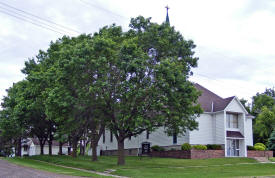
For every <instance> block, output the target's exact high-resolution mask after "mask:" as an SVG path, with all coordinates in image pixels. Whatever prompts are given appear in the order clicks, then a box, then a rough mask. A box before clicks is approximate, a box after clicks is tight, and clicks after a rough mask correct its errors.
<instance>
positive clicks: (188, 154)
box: [152, 149, 224, 159]
mask: <svg viewBox="0 0 275 178" xmlns="http://www.w3.org/2000/svg"><path fill="white" fill-rule="evenodd" d="M152 156H153V157H161V158H181V159H206V158H223V157H224V150H194V149H192V150H190V151H184V150H169V151H153V152H152Z"/></svg>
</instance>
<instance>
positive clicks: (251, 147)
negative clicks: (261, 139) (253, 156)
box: [247, 146, 255, 150]
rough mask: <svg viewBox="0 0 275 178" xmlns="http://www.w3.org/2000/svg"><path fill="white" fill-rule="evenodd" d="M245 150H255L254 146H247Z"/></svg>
mask: <svg viewBox="0 0 275 178" xmlns="http://www.w3.org/2000/svg"><path fill="white" fill-rule="evenodd" d="M247 150H255V148H254V146H247Z"/></svg>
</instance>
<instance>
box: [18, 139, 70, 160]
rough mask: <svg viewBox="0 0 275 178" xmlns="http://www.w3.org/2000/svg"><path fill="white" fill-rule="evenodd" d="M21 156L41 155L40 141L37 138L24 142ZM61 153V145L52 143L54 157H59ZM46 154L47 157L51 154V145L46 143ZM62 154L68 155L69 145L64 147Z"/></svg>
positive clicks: (55, 142)
mask: <svg viewBox="0 0 275 178" xmlns="http://www.w3.org/2000/svg"><path fill="white" fill-rule="evenodd" d="M21 151H22V152H21V155H22V156H24V155H28V156H33V155H40V145H39V140H38V139H37V138H27V139H24V140H23V141H22V148H21ZM58 152H59V143H58V142H57V141H55V140H54V141H53V142H52V154H53V155H58ZM44 154H45V155H47V154H49V144H48V142H47V141H46V142H45V145H44ZM62 154H66V155H67V154H68V144H67V143H65V144H64V145H63V146H62Z"/></svg>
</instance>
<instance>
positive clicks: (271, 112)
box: [254, 106, 275, 145]
mask: <svg viewBox="0 0 275 178" xmlns="http://www.w3.org/2000/svg"><path fill="white" fill-rule="evenodd" d="M274 126H275V106H273V107H272V108H271V109H268V108H267V107H266V106H264V107H262V111H261V113H260V114H259V115H258V116H257V120H256V123H255V125H254V132H255V133H256V134H258V135H259V137H258V139H257V140H256V141H257V142H261V143H264V144H266V145H267V142H268V138H269V136H270V134H271V133H272V131H273V130H274Z"/></svg>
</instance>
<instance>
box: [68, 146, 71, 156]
mask: <svg viewBox="0 0 275 178" xmlns="http://www.w3.org/2000/svg"><path fill="white" fill-rule="evenodd" d="M68 155H71V145H70V146H69V147H68Z"/></svg>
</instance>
